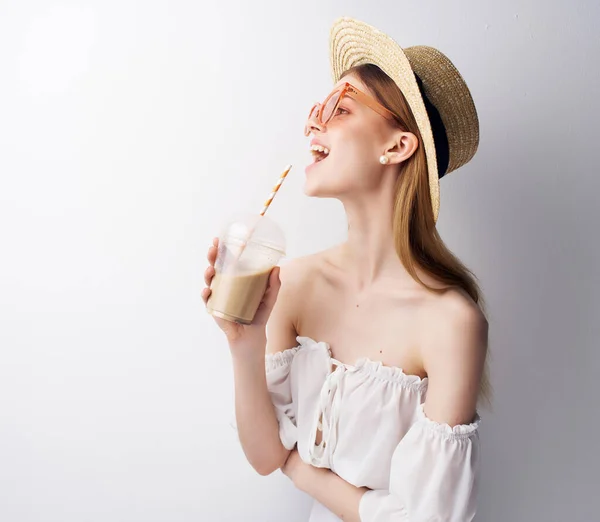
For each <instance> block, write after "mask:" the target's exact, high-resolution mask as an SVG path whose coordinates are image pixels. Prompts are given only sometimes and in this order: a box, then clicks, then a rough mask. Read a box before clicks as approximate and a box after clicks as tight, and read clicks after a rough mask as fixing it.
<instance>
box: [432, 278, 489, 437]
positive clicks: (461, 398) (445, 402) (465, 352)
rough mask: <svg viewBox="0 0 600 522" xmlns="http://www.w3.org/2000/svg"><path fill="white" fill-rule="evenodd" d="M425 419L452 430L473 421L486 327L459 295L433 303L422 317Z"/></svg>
mask: <svg viewBox="0 0 600 522" xmlns="http://www.w3.org/2000/svg"><path fill="white" fill-rule="evenodd" d="M421 321H423V323H421V324H422V331H423V332H424V337H423V344H422V346H421V348H422V357H423V366H424V368H425V371H426V372H427V375H428V377H429V386H428V392H427V404H426V414H427V415H428V416H430V417H431V418H432V419H433V420H435V421H437V422H445V423H448V424H450V425H451V426H453V425H456V424H464V423H469V422H471V421H472V418H473V416H474V413H475V408H476V403H477V398H478V394H479V388H480V383H481V377H482V374H483V368H484V362H485V357H486V352H487V343H488V322H487V319H486V318H485V315H484V314H483V312H482V311H481V309H480V308H479V306H478V305H477V304H476V303H475V302H473V300H472V299H471V298H470V297H469V296H468V295H467V294H466V293H465V292H463V291H462V290H455V289H452V290H448V291H446V293H444V294H442V295H439V296H435V297H434V298H432V300H431V301H430V303H429V304H428V306H426V307H424V310H423V314H422V316H421Z"/></svg>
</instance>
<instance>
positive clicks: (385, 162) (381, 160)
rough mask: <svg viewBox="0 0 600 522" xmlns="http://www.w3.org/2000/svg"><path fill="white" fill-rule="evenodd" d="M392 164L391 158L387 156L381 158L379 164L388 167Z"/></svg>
mask: <svg viewBox="0 0 600 522" xmlns="http://www.w3.org/2000/svg"><path fill="white" fill-rule="evenodd" d="M389 162H390V158H388V157H387V156H386V155H385V154H384V155H382V156H379V163H381V164H382V165H387V164H388V163H389Z"/></svg>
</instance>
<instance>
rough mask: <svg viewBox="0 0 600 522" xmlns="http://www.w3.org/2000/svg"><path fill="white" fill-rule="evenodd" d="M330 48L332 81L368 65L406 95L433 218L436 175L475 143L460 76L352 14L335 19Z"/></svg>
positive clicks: (426, 51)
mask: <svg viewBox="0 0 600 522" xmlns="http://www.w3.org/2000/svg"><path fill="white" fill-rule="evenodd" d="M329 50H330V60H331V68H332V74H333V81H334V83H337V82H338V81H339V79H340V76H341V75H342V73H344V72H345V71H347V70H348V69H350V68H351V67H354V66H355V65H361V64H364V63H370V64H374V65H377V66H378V67H379V68H380V69H381V70H383V71H384V72H385V73H386V74H387V75H388V76H389V77H390V78H391V79H392V80H394V82H396V85H398V87H399V88H400V91H401V92H402V94H404V97H405V98H406V100H407V102H408V105H409V106H410V108H411V110H412V113H413V115H414V116H415V119H416V121H417V125H418V127H419V131H420V132H421V137H422V138H423V144H424V146H425V156H426V158H427V166H428V175H429V189H430V194H431V203H432V206H433V218H434V221H435V222H437V218H438V213H439V207H440V182H439V180H440V178H441V177H442V176H444V175H446V174H448V173H450V172H452V171H453V170H456V169H457V168H458V167H460V166H462V165H464V164H465V163H467V162H468V161H469V160H470V159H471V158H472V157H473V156H474V154H475V151H476V150H477V145H478V144H479V121H478V119H477V111H476V110H475V104H474V103H473V98H472V97H471V93H470V92H469V89H468V87H467V84H466V83H465V81H464V80H463V78H462V76H461V75H460V73H459V72H458V70H457V69H456V67H454V65H453V64H452V62H451V61H450V60H449V59H448V58H447V57H446V56H444V55H443V54H442V53H441V52H440V51H438V50H437V49H434V48H433V47H427V46H424V45H418V46H415V47H407V48H406V49H402V48H401V47H400V46H399V45H398V44H397V43H396V42H395V41H394V40H392V38H390V37H389V36H388V35H386V34H384V33H382V32H381V31H379V30H378V29H376V28H375V27H372V26H370V25H368V24H366V23H364V22H360V21H358V20H354V19H352V18H340V19H338V20H336V21H335V22H334V24H333V27H332V28H331V33H330V38H329ZM419 84H421V87H422V89H421V88H420V87H419Z"/></svg>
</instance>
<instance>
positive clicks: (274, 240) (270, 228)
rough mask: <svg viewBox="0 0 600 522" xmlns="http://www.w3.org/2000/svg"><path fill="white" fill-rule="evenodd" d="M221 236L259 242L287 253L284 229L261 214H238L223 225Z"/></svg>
mask: <svg viewBox="0 0 600 522" xmlns="http://www.w3.org/2000/svg"><path fill="white" fill-rule="evenodd" d="M221 237H222V238H224V239H230V240H231V239H233V240H238V241H241V242H244V243H254V244H258V245H261V246H265V247H267V248H271V249H273V250H276V251H278V252H281V253H282V254H283V255H285V249H286V243H285V236H284V235H283V231H282V230H281V228H279V225H277V223H275V221H273V220H272V219H271V218H268V217H267V216H261V215H260V214H249V213H240V214H237V215H236V216H234V217H233V218H232V219H230V220H229V221H228V222H227V224H226V225H225V227H223V231H222V233H221Z"/></svg>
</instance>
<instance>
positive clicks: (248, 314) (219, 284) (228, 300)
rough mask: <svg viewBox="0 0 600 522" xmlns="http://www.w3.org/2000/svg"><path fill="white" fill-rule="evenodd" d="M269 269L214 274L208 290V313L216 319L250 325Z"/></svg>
mask: <svg viewBox="0 0 600 522" xmlns="http://www.w3.org/2000/svg"><path fill="white" fill-rule="evenodd" d="M270 273H271V268H269V269H268V270H265V271H262V272H250V273H245V274H244V273H241V274H219V273H216V274H215V276H214V278H213V280H212V283H211V285H210V288H211V290H212V294H211V296H210V299H209V300H208V303H207V307H208V311H209V312H210V313H212V314H213V315H215V316H217V317H221V318H222V319H227V320H229V321H235V322H238V323H242V324H250V323H252V320H253V319H254V314H255V313H256V310H257V308H258V305H259V304H260V301H261V299H262V297H263V295H264V293H265V290H266V289H267V283H268V281H269V274H270Z"/></svg>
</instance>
